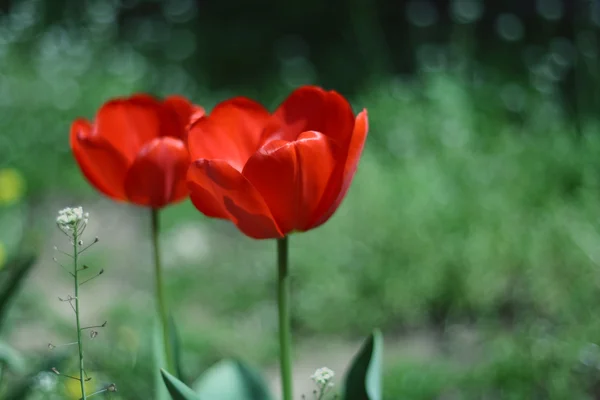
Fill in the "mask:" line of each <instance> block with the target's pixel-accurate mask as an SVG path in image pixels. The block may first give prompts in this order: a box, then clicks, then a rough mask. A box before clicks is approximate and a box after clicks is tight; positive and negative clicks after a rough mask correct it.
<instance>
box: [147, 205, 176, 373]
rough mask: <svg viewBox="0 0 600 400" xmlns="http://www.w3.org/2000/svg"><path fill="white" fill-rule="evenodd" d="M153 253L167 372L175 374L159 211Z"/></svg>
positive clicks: (155, 218)
mask: <svg viewBox="0 0 600 400" xmlns="http://www.w3.org/2000/svg"><path fill="white" fill-rule="evenodd" d="M151 213H152V251H153V256H154V275H155V283H156V287H155V290H156V293H155V295H156V302H157V306H158V315H159V318H160V324H161V327H162V336H163V352H164V357H165V361H166V370H167V371H168V372H170V373H172V374H175V373H176V371H175V363H174V362H173V352H172V350H171V341H170V340H169V336H170V335H169V318H168V313H167V304H166V301H165V293H164V288H163V273H162V268H161V262H160V250H159V247H158V233H159V225H158V217H159V215H158V210H156V209H152V211H151Z"/></svg>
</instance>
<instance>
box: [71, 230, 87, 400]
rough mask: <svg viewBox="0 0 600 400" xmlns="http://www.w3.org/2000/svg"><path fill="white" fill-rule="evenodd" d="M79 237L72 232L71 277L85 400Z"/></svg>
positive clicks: (80, 379) (84, 398)
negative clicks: (80, 308) (80, 307)
mask: <svg viewBox="0 0 600 400" xmlns="http://www.w3.org/2000/svg"><path fill="white" fill-rule="evenodd" d="M78 242H79V235H78V234H77V229H75V230H74V232H73V275H74V277H75V320H76V323H77V345H78V347H79V383H80V384H81V400H86V399H87V397H86V395H85V379H84V376H83V375H84V372H85V369H84V367H83V341H82V340H81V323H80V321H79V271H78V266H77V258H78V253H79V248H78V246H79V243H78Z"/></svg>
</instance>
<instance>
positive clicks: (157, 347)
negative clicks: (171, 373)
mask: <svg viewBox="0 0 600 400" xmlns="http://www.w3.org/2000/svg"><path fill="white" fill-rule="evenodd" d="M153 333H154V334H153V335H152V353H153V354H152V355H153V360H154V397H155V399H156V400H169V392H168V391H167V388H166V387H165V384H164V377H163V375H161V373H160V368H163V367H164V366H165V365H167V363H166V360H165V354H164V350H163V333H162V329H161V328H160V323H159V322H158V320H156V321H155V323H154V332H153Z"/></svg>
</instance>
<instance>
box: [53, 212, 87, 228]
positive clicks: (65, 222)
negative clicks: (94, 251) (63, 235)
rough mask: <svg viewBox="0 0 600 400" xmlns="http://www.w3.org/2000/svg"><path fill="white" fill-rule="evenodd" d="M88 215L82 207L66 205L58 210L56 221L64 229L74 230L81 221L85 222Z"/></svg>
mask: <svg viewBox="0 0 600 400" xmlns="http://www.w3.org/2000/svg"><path fill="white" fill-rule="evenodd" d="M89 216H90V215H89V213H84V212H83V208H82V207H74V208H71V207H67V208H63V209H62V210H60V211H59V212H58V217H56V223H57V224H58V226H59V227H60V228H61V229H63V230H65V231H74V230H76V229H77V228H78V227H79V224H80V223H81V222H83V223H84V224H87V222H88V218H89Z"/></svg>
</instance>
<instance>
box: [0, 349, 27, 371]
mask: <svg viewBox="0 0 600 400" xmlns="http://www.w3.org/2000/svg"><path fill="white" fill-rule="evenodd" d="M0 364H3V365H6V367H8V369H9V370H11V371H12V372H14V373H16V374H22V373H24V372H25V360H24V359H23V357H22V356H21V355H20V354H19V353H18V352H17V351H16V350H15V349H13V348H12V347H11V346H9V345H8V344H7V343H4V342H2V341H0Z"/></svg>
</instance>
